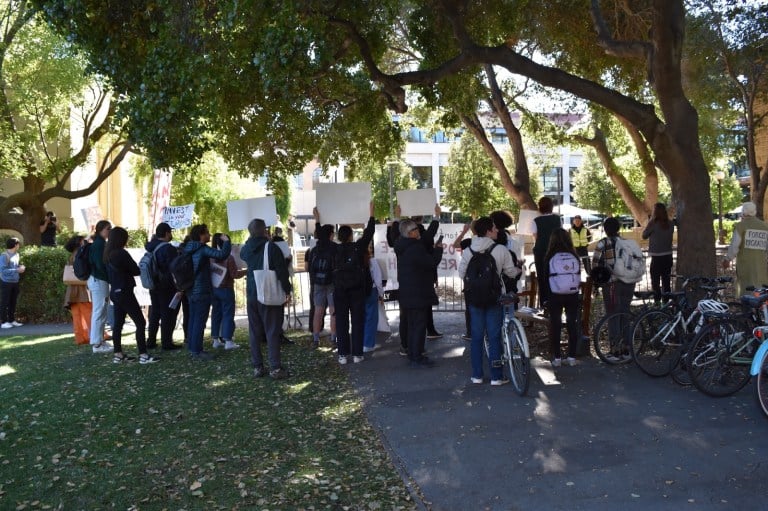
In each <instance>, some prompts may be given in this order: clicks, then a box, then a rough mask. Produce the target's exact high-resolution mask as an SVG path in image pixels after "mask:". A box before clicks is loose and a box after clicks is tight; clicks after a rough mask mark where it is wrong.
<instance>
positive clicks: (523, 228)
mask: <svg viewBox="0 0 768 511" xmlns="http://www.w3.org/2000/svg"><path fill="white" fill-rule="evenodd" d="M537 216H539V212H538V211H536V210H535V209H521V210H520V218H519V219H518V221H517V234H533V219H534V218H536V217H537Z"/></svg>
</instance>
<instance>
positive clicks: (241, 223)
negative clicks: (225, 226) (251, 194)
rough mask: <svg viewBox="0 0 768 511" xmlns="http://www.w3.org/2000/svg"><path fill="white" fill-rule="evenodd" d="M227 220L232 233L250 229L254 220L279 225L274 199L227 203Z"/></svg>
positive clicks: (261, 198)
mask: <svg viewBox="0 0 768 511" xmlns="http://www.w3.org/2000/svg"><path fill="white" fill-rule="evenodd" d="M227 218H228V220H229V230H230V231H240V230H243V229H247V228H248V224H249V223H250V222H251V220H253V219H254V218H261V219H262V220H264V223H265V224H267V225H275V224H276V223H277V209H276V208H275V198H274V197H257V198H254V199H243V200H233V201H228V202H227Z"/></svg>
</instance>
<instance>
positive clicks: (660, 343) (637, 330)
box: [630, 310, 684, 377]
mask: <svg viewBox="0 0 768 511" xmlns="http://www.w3.org/2000/svg"><path fill="white" fill-rule="evenodd" d="M631 339H632V342H631V343H630V347H631V350H632V358H633V359H634V361H635V363H636V364H637V366H638V367H639V368H640V369H641V370H642V371H643V372H644V373H645V374H647V375H649V376H656V377H658V376H666V375H668V374H669V373H671V372H672V369H674V367H675V364H676V363H677V361H678V360H680V350H682V347H683V340H684V336H683V328H682V325H679V323H678V322H677V321H676V317H674V316H672V315H671V314H669V313H668V312H666V311H662V310H649V311H646V312H644V313H643V314H641V315H640V317H638V318H637V319H636V320H635V324H634V326H633V327H632V336H631Z"/></svg>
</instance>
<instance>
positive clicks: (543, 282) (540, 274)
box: [533, 254, 551, 307]
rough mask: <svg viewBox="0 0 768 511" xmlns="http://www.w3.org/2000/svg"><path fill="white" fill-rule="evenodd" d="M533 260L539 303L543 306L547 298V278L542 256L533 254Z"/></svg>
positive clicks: (548, 291) (548, 292)
mask: <svg viewBox="0 0 768 511" xmlns="http://www.w3.org/2000/svg"><path fill="white" fill-rule="evenodd" d="M533 261H534V263H535V265H536V282H537V283H538V284H539V304H540V305H541V306H542V307H544V306H545V305H546V303H547V301H548V300H549V294H550V293H551V291H550V290H549V279H548V278H546V277H545V276H544V273H545V272H544V256H543V255H536V254H534V256H533Z"/></svg>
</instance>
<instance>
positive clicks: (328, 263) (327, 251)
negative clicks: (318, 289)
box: [309, 245, 335, 286]
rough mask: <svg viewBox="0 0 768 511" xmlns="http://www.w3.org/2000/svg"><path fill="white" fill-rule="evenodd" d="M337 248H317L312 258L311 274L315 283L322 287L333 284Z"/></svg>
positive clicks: (313, 251)
mask: <svg viewBox="0 0 768 511" xmlns="http://www.w3.org/2000/svg"><path fill="white" fill-rule="evenodd" d="M334 248H335V246H334V245H326V246H323V247H320V246H315V248H313V249H312V256H311V258H310V264H309V273H310V275H312V278H313V282H314V283H315V284H319V285H321V286H327V285H329V284H333V270H334V267H335V261H334V259H335V250H334Z"/></svg>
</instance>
